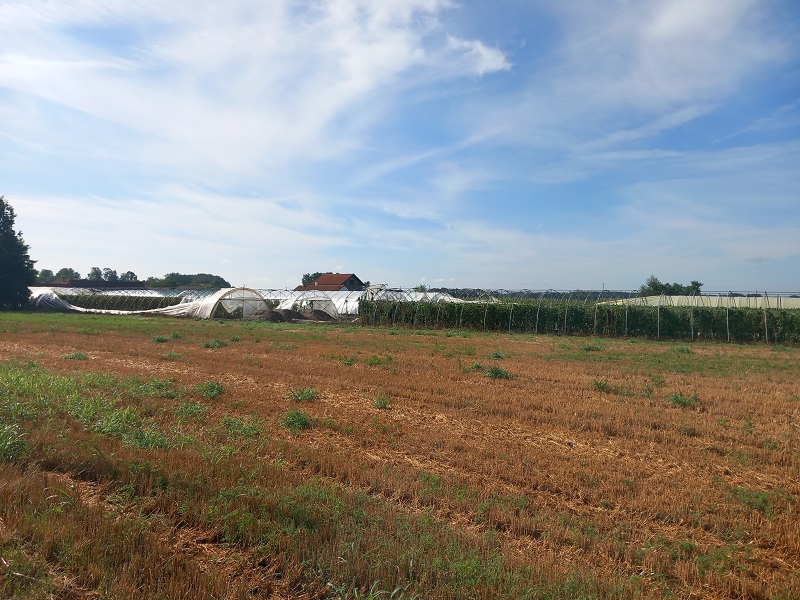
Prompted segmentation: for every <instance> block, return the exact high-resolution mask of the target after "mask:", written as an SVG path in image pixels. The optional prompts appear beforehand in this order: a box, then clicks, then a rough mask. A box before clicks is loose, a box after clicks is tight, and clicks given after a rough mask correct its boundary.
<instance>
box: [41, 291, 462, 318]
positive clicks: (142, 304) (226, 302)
mask: <svg viewBox="0 0 800 600" xmlns="http://www.w3.org/2000/svg"><path fill="white" fill-rule="evenodd" d="M31 296H32V300H31V301H32V303H33V305H34V306H35V307H37V308H43V309H50V310H60V311H67V312H85V313H100V314H156V315H165V316H170V317H188V318H196V319H212V318H241V319H247V318H250V317H252V316H254V315H257V314H258V313H260V312H264V311H269V310H272V309H276V310H292V311H307V312H310V311H321V312H323V313H325V314H327V315H328V316H330V317H331V318H334V319H335V318H340V317H347V316H351V317H354V316H356V315H358V307H359V303H360V301H361V300H362V299H368V300H371V301H385V302H463V300H459V299H457V298H454V297H452V296H450V295H448V294H443V293H440V292H418V291H408V290H398V289H388V288H386V287H385V286H372V287H369V288H367V289H366V290H364V291H358V292H353V291H338V292H330V291H327V292H323V291H316V290H315V291H294V290H276V289H262V290H257V289H251V288H245V287H241V288H224V289H220V290H173V289H146V290H108V289H92V288H60V287H59V288H56V287H33V288H31Z"/></svg>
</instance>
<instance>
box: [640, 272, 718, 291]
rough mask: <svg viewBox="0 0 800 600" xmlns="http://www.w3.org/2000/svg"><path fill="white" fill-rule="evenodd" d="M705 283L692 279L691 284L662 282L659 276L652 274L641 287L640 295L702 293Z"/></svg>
mask: <svg viewBox="0 0 800 600" xmlns="http://www.w3.org/2000/svg"><path fill="white" fill-rule="evenodd" d="M701 287H703V284H702V283H700V282H699V281H696V280H694V281H691V282H689V285H681V284H680V283H661V281H659V280H658V277H656V276H655V275H650V277H648V278H647V281H645V282H644V285H643V286H641V287H640V288H639V295H640V296H660V295H661V294H665V295H667V296H692V295H696V294H699V293H700V288H701Z"/></svg>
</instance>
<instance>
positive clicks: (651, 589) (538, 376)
mask: <svg viewBox="0 0 800 600" xmlns="http://www.w3.org/2000/svg"><path fill="white" fill-rule="evenodd" d="M799 423H800V349H798V348H796V347H781V346H772V347H771V346H766V345H764V346H761V345H759V346H742V345H729V344H724V345H723V344H714V343H694V344H687V343H677V342H668V343H665V342H661V343H659V342H651V341H633V340H631V341H627V340H621V339H614V340H609V339H596V338H579V337H552V336H533V335H517V336H511V335H505V334H484V333H475V332H462V331H427V330H419V331H415V330H410V329H380V328H366V327H364V328H360V327H348V326H343V325H339V324H294V323H270V322H244V323H243V322H216V321H210V322H209V321H176V320H169V319H159V318H142V317H101V316H87V315H78V316H76V315H63V314H47V315H41V314H0V427H4V428H5V429H2V430H0V431H4V432H5V433H3V434H2V436H4V437H0V449H3V448H5V450H4V452H5V454H4V457H5V458H4V460H2V461H0V557H2V559H0V596H2V597H6V596H10V597H19V598H39V597H45V596H44V594H51V595H54V596H56V597H67V598H73V597H74V598H82V597H97V596H101V597H143V598H144V597H164V598H184V597H189V598H208V597H213V598H248V597H253V598H256V597H257V598H270V597H273V598H286V597H292V598H294V597H297V598H302V597H306V598H326V597H330V598H361V597H367V596H366V595H365V594H366V593H367V592H368V591H369V590H370V589H372V591H373V593H374V592H377V591H380V590H385V591H386V592H387V594H386V596H387V597H388V593H390V592H392V591H393V590H398V591H397V592H396V593H395V595H394V596H393V597H394V598H401V597H402V598H414V597H417V598H453V597H461V598H498V597H518V598H521V597H531V598H538V597H541V598H545V597H548V598H549V597H560V598H575V597H585V598H592V597H597V598H606V597H608V598H611V597H614V598H661V597H664V596H665V595H666V596H669V597H676V598H690V597H696V598H701V597H702V598H775V599H778V598H785V599H789V598H798V597H800V525H798V523H800V506H799V505H798V499H800V448H799V447H798V430H797V428H798V424H799ZM15 436H16V437H15ZM15 439H16V440H17V444H16V445H14V440H15ZM2 440H6V442H5V444H6V445H5V446H3V445H2V443H4V442H3V441H2ZM14 448H16V449H17V450H14ZM193 594H194V595H193ZM372 597H375V596H374V595H373V596H372Z"/></svg>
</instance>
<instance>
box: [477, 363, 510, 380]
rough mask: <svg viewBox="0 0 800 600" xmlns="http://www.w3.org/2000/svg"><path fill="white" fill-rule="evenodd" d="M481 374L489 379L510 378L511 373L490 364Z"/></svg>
mask: <svg viewBox="0 0 800 600" xmlns="http://www.w3.org/2000/svg"><path fill="white" fill-rule="evenodd" d="M483 375H484V377H489V378H490V379H511V374H510V373H509V372H508V371H506V370H505V369H503V368H501V367H498V366H497V365H492V366H491V367H489V368H488V369H486V371H485V372H484V373H483Z"/></svg>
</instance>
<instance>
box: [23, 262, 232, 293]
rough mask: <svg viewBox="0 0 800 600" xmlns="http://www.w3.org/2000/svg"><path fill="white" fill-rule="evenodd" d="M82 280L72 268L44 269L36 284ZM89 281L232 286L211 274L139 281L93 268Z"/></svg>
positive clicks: (172, 275)
mask: <svg viewBox="0 0 800 600" xmlns="http://www.w3.org/2000/svg"><path fill="white" fill-rule="evenodd" d="M70 279H82V278H81V274H80V273H79V272H78V271H76V270H75V269H72V268H70V267H64V268H62V269H59V270H58V271H57V272H56V273H53V271H51V270H50V269H42V270H41V271H38V275H37V277H36V283H37V284H41V285H48V284H51V283H53V282H55V281H59V280H70ZM86 280H87V281H95V282H98V283H100V282H104V283H145V284H147V286H148V287H154V288H170V287H181V286H192V287H206V288H212V287H218V288H224V287H231V284H230V283H229V282H228V281H227V280H226V279H224V278H223V277H220V276H219V275H211V274H210V273H194V274H191V275H188V274H184V273H167V274H166V275H164V277H148V278H147V279H145V280H144V281H141V280H140V279H139V276H138V275H136V273H134V272H133V271H125V272H124V273H122V274H118V273H117V271H116V269H110V268H108V267H104V268H102V269H101V268H100V267H92V268H91V269H90V270H89V273H88V274H87V275H86Z"/></svg>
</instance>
